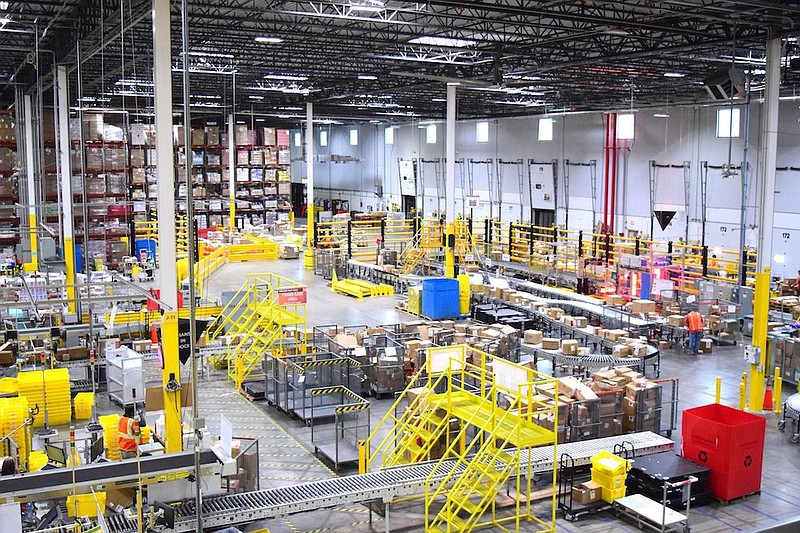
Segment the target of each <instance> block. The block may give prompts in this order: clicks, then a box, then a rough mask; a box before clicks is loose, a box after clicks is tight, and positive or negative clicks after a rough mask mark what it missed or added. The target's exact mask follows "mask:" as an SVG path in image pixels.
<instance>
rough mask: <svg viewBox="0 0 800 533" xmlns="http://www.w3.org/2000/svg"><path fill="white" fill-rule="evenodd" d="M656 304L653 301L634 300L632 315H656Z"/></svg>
mask: <svg viewBox="0 0 800 533" xmlns="http://www.w3.org/2000/svg"><path fill="white" fill-rule="evenodd" d="M655 312H656V303H655V302H654V301H652V300H633V301H632V302H631V313H635V314H639V313H644V314H647V313H655Z"/></svg>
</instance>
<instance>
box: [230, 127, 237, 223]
mask: <svg viewBox="0 0 800 533" xmlns="http://www.w3.org/2000/svg"><path fill="white" fill-rule="evenodd" d="M235 128H236V114H234V113H231V114H229V115H228V201H229V202H230V204H229V206H228V214H229V217H230V222H229V223H228V228H229V229H230V231H231V233H233V232H234V231H235V230H236V139H235V138H234V133H235Z"/></svg>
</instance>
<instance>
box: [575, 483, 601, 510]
mask: <svg viewBox="0 0 800 533" xmlns="http://www.w3.org/2000/svg"><path fill="white" fill-rule="evenodd" d="M601 493H602V489H601V487H600V485H598V484H597V483H594V482H592V481H587V482H585V483H581V484H580V485H578V486H577V487H572V501H573V502H577V503H580V504H581V505H587V504H590V503H594V502H596V501H599V500H600V495H601Z"/></svg>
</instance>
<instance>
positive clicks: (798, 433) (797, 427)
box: [778, 392, 800, 444]
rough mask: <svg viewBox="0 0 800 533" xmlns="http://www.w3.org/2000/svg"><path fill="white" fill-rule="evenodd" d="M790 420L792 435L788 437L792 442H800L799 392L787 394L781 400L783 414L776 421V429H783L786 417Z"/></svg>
mask: <svg viewBox="0 0 800 533" xmlns="http://www.w3.org/2000/svg"><path fill="white" fill-rule="evenodd" d="M787 418H788V419H789V420H791V421H792V436H791V438H790V439H789V440H790V441H791V442H792V444H797V443H798V442H800V392H796V393H794V394H792V395H791V396H789V398H788V399H787V400H786V401H785V402H783V416H782V417H781V419H780V420H779V421H778V429H780V430H781V431H783V430H784V429H785V428H786V419H787Z"/></svg>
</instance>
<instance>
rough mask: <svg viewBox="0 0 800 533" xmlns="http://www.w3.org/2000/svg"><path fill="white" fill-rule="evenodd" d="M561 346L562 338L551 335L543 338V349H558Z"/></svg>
mask: <svg viewBox="0 0 800 533" xmlns="http://www.w3.org/2000/svg"><path fill="white" fill-rule="evenodd" d="M560 347H561V340H560V339H553V338H550V337H546V338H544V339H542V349H543V350H558V349H559V348H560Z"/></svg>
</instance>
